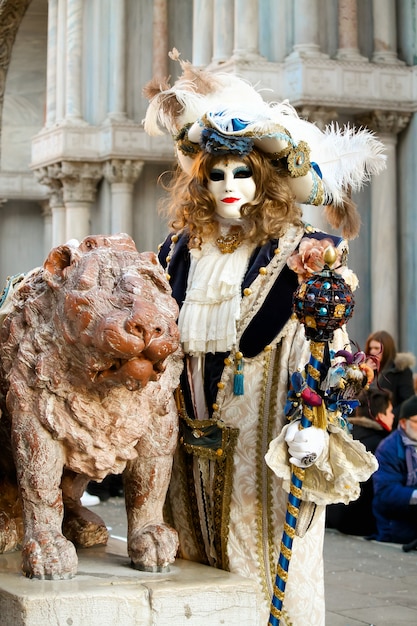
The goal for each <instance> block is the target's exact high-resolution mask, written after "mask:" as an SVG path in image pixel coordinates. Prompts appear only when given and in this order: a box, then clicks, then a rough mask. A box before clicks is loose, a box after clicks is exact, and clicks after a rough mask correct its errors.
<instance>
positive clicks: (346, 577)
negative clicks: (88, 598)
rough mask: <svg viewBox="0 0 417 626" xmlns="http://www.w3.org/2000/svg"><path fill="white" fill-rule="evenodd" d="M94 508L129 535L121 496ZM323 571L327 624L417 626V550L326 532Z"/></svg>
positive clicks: (114, 527)
mask: <svg viewBox="0 0 417 626" xmlns="http://www.w3.org/2000/svg"><path fill="white" fill-rule="evenodd" d="M93 510H94V511H95V512H96V513H98V514H99V515H101V516H102V518H103V519H104V521H105V522H106V524H107V525H108V526H111V531H110V533H111V534H112V535H116V536H122V537H124V536H126V516H125V512H124V508H123V500H122V499H121V498H111V499H110V500H108V501H107V502H103V503H101V504H100V505H98V506H95V507H94V509H93ZM324 567H325V588H326V626H360V625H361V626H364V625H365V626H403V624H407V625H408V626H411V625H413V626H417V551H413V552H408V553H405V552H403V551H402V549H401V546H400V545H395V544H386V543H378V542H376V541H366V540H365V539H363V538H362V537H352V536H349V535H342V534H341V533H339V532H338V531H335V530H330V529H327V530H326V534H325V540H324ZM306 626H314V625H312V624H309V623H308V621H306Z"/></svg>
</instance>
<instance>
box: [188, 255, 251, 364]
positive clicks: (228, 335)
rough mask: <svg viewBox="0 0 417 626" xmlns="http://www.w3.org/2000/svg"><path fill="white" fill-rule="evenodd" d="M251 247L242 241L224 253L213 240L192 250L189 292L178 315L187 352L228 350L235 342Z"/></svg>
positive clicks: (193, 353)
mask: <svg viewBox="0 0 417 626" xmlns="http://www.w3.org/2000/svg"><path fill="white" fill-rule="evenodd" d="M251 250H252V248H251V246H249V245H246V244H242V245H241V246H240V247H239V248H237V250H235V251H234V252H233V253H232V254H222V253H221V252H220V250H219V249H218V248H217V247H216V246H215V245H214V244H211V243H205V244H203V246H202V249H201V250H191V266H190V272H189V275H188V284H187V295H186V297H185V300H184V303H183V306H182V308H181V312H180V316H179V319H178V326H179V330H180V333H181V340H182V345H183V349H184V352H186V353H187V354H191V355H198V354H205V353H207V352H226V351H227V350H230V349H231V348H232V347H233V345H234V344H235V342H236V320H238V319H239V315H240V301H241V293H240V289H241V284H242V280H243V276H244V274H245V271H246V268H247V265H248V261H249V255H250V253H251Z"/></svg>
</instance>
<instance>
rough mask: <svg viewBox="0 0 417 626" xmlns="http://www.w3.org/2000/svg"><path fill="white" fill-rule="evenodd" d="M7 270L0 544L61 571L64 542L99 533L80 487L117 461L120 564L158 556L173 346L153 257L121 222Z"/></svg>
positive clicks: (162, 560) (165, 542)
mask: <svg viewBox="0 0 417 626" xmlns="http://www.w3.org/2000/svg"><path fill="white" fill-rule="evenodd" d="M12 282H14V285H13V286H12V288H11V289H10V293H9V295H8V296H7V298H6V297H5V296H6V294H5V292H4V298H3V299H4V304H3V306H2V307H1V309H0V325H1V332H0V392H1V393H0V403H1V404H0V406H1V409H2V417H1V419H0V447H1V450H2V454H1V455H0V552H5V551H9V550H13V549H17V548H19V547H21V548H22V563H23V565H22V567H23V571H24V573H25V574H26V575H27V576H29V577H36V578H47V579H55V578H56V579H59V578H67V577H71V576H73V575H74V574H75V573H76V571H77V554H76V549H75V546H80V547H88V546H92V545H97V544H103V543H106V541H107V538H108V534H107V529H106V526H105V524H104V522H103V521H102V520H101V519H100V517H98V516H97V515H96V514H94V513H93V512H92V511H90V510H88V509H86V508H84V507H82V506H81V503H80V498H81V495H82V494H83V492H84V490H85V488H86V486H87V483H88V482H89V481H90V480H96V481H97V480H98V481H100V480H102V479H103V478H104V477H105V476H106V475H107V474H109V473H113V474H119V473H122V472H123V471H124V485H125V497H126V510H127V518H128V553H129V556H130V559H131V561H132V565H133V566H134V567H137V568H138V569H144V570H148V571H159V570H162V569H164V568H166V567H167V566H168V565H169V563H172V562H173V561H174V559H175V556H176V552H177V547H178V539H177V533H176V532H175V531H174V530H173V529H172V528H170V527H169V526H168V525H167V524H166V523H164V519H163V512H162V510H163V505H164V501H165V495H166V491H167V488H168V484H169V480H170V474H171V465H172V456H173V453H174V450H175V446H176V441H177V427H178V423H177V422H178V419H177V410H176V407H175V402H174V394H173V392H174V390H175V388H176V387H177V385H178V382H179V376H180V373H181V368H182V358H181V353H180V348H179V333H178V329H177V325H176V319H177V315H178V310H177V305H176V303H175V301H174V299H173V298H172V297H171V294H170V287H169V284H168V282H167V280H166V277H165V274H164V272H163V270H162V268H161V267H160V265H159V264H158V261H157V259H156V256H155V255H154V254H153V253H141V254H140V253H139V252H138V251H137V250H136V247H135V244H134V242H133V240H132V239H131V238H130V237H128V236H127V235H117V236H108V237H106V236H95V237H88V238H86V239H84V240H83V241H82V242H81V243H80V244H78V242H75V241H71V242H69V243H68V244H66V245H63V246H59V247H57V248H54V249H53V250H52V251H51V252H50V254H49V255H48V258H47V259H46V261H45V263H44V264H43V267H41V268H38V269H35V270H32V271H31V272H30V273H28V274H27V275H25V276H22V277H20V278H18V279H15V280H14V281H12ZM12 292H13V294H12V295H10V294H11V293H12ZM74 544H75V545H74Z"/></svg>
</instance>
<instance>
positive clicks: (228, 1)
mask: <svg viewBox="0 0 417 626" xmlns="http://www.w3.org/2000/svg"><path fill="white" fill-rule="evenodd" d="M213 2H214V22H213V63H224V61H228V60H229V59H230V57H231V56H232V52H233V41H234V26H233V0H213Z"/></svg>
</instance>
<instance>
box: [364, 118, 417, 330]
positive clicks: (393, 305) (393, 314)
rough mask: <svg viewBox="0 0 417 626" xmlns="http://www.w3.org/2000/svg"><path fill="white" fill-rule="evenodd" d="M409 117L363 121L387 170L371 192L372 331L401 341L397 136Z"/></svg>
mask: <svg viewBox="0 0 417 626" xmlns="http://www.w3.org/2000/svg"><path fill="white" fill-rule="evenodd" d="M409 120H410V114H402V113H396V112H389V111H373V112H372V113H371V114H370V115H369V116H367V117H361V118H360V120H359V121H360V122H361V123H362V124H364V125H366V126H368V127H369V128H370V129H371V130H374V131H375V132H376V134H377V135H378V138H379V139H380V140H381V141H382V142H383V143H384V145H385V149H386V155H387V169H386V170H385V171H384V172H383V174H381V175H380V176H376V177H375V179H374V180H373V181H372V190H371V196H372V198H371V250H370V258H371V268H370V269H371V330H372V331H375V330H387V331H388V332H389V333H391V334H392V335H393V337H394V338H395V339H396V340H398V321H399V320H398V250H397V231H398V223H397V216H398V207H397V156H396V146H397V135H398V133H399V132H401V131H402V130H403V129H404V128H405V127H406V125H407V124H408V122H409Z"/></svg>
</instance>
